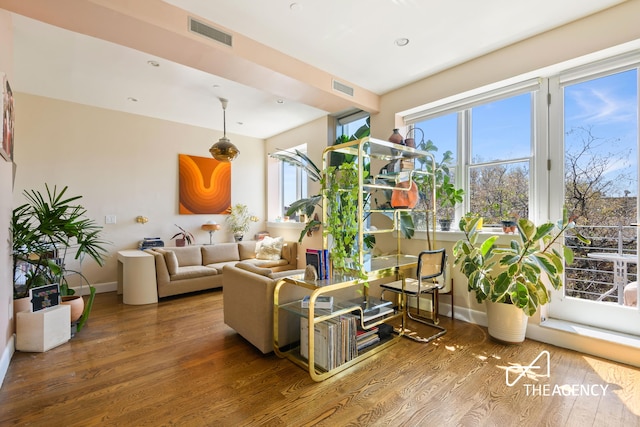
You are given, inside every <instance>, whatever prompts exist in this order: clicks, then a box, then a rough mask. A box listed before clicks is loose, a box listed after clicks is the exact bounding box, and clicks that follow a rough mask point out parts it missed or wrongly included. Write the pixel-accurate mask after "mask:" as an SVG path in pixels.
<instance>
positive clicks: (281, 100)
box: [276, 98, 284, 104]
mask: <svg viewBox="0 0 640 427" xmlns="http://www.w3.org/2000/svg"><path fill="white" fill-rule="evenodd" d="M276 102H277V103H278V104H284V99H282V98H280V99H278V100H277V101H276Z"/></svg>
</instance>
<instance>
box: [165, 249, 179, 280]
mask: <svg viewBox="0 0 640 427" xmlns="http://www.w3.org/2000/svg"><path fill="white" fill-rule="evenodd" d="M163 252H164V254H163V255H164V262H166V263H167V270H169V274H171V275H174V274H176V272H177V271H178V257H177V256H176V253H175V252H173V251H170V250H164V251H163Z"/></svg>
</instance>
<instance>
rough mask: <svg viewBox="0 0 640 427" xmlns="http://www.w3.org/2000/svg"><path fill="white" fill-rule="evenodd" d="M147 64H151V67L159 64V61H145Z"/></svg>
mask: <svg viewBox="0 0 640 427" xmlns="http://www.w3.org/2000/svg"><path fill="white" fill-rule="evenodd" d="M147 64H149V65H151V66H152V67H159V66H160V63H159V62H158V61H147Z"/></svg>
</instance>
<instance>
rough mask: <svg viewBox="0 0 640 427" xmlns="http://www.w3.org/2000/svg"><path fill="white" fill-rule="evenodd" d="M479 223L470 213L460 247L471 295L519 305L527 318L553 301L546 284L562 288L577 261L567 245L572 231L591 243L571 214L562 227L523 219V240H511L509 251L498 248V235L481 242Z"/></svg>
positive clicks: (455, 252)
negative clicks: (568, 266) (569, 266)
mask: <svg viewBox="0 0 640 427" xmlns="http://www.w3.org/2000/svg"><path fill="white" fill-rule="evenodd" d="M479 220H480V219H479V218H478V217H476V216H472V215H469V214H467V215H465V216H464V217H463V218H462V219H461V220H460V223H459V227H460V231H462V232H464V235H465V237H464V239H461V240H459V241H458V242H457V243H456V244H455V245H454V248H453V255H454V257H455V262H454V265H457V266H458V267H459V268H460V271H461V272H462V273H463V274H464V275H465V276H466V277H467V279H468V281H469V283H468V289H469V292H474V293H475V296H476V300H477V301H478V302H483V301H485V300H489V301H493V302H500V303H509V304H514V305H515V306H517V307H519V308H521V309H522V310H523V311H524V313H525V314H526V315H527V316H532V315H533V314H535V312H536V311H537V310H538V307H539V306H541V305H544V304H546V303H547V302H549V299H550V294H549V290H548V289H547V287H546V285H545V280H548V282H549V283H550V284H551V286H553V288H554V289H556V290H557V289H560V288H561V287H562V284H563V282H562V281H563V276H564V265H565V262H566V263H567V264H571V263H572V262H573V251H572V250H571V249H570V248H568V247H566V246H565V245H564V244H563V242H562V239H563V235H564V233H565V232H568V231H572V233H573V234H574V235H575V236H576V237H577V238H578V239H580V240H581V241H583V242H584V243H586V244H589V243H590V242H589V240H588V239H585V238H584V237H583V236H581V235H580V234H579V233H578V232H577V231H576V230H575V222H574V220H575V218H574V217H569V216H568V213H567V210H566V209H564V211H563V217H562V220H560V221H558V222H557V223H556V224H554V223H552V222H547V223H544V224H541V225H539V226H536V225H535V224H534V223H533V222H532V221H530V220H529V219H526V218H521V219H519V220H518V221H517V229H518V233H517V235H518V236H519V239H513V240H511V242H510V244H509V246H497V245H496V239H498V237H499V236H497V235H494V236H491V237H489V238H487V239H486V240H485V241H483V242H481V241H480V239H479V232H478V221H479Z"/></svg>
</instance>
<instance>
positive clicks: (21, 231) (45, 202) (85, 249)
mask: <svg viewBox="0 0 640 427" xmlns="http://www.w3.org/2000/svg"><path fill="white" fill-rule="evenodd" d="M45 188H46V194H42V193H40V192H39V191H37V190H30V191H26V190H25V191H24V193H23V194H24V196H25V198H26V199H27V203H25V204H23V205H20V206H18V207H17V208H15V209H14V210H13V214H12V218H11V235H12V253H13V263H14V281H13V291H14V292H13V296H14V298H22V297H25V296H28V295H29V289H32V288H35V287H38V286H43V285H46V284H51V283H58V284H59V285H60V292H61V294H62V295H73V294H74V293H75V291H74V290H73V289H71V288H69V285H68V283H67V280H66V276H67V275H69V274H71V273H74V274H76V275H79V276H80V277H81V279H82V280H83V281H84V282H86V283H87V285H88V286H89V291H90V294H89V301H88V302H87V304H86V305H85V309H84V312H83V314H82V317H81V318H80V320H79V322H78V331H79V330H80V329H82V326H83V325H84V323H85V322H86V320H87V318H88V316H89V313H90V311H91V307H92V304H93V298H94V296H95V288H94V287H93V286H91V285H90V284H89V281H88V280H87V279H86V277H85V276H83V275H82V273H81V272H79V271H75V270H71V269H68V268H66V266H65V259H66V256H67V252H68V251H70V250H71V251H74V250H75V255H74V258H75V259H82V258H83V257H85V256H89V257H90V258H92V259H93V260H94V261H95V262H96V263H97V264H98V265H100V266H102V265H103V264H104V257H105V256H106V254H107V250H106V249H105V245H107V244H108V242H107V241H105V240H103V239H102V237H101V232H102V227H100V226H99V225H97V223H96V222H95V221H94V220H92V219H90V218H88V217H87V216H86V214H87V210H86V209H85V208H84V207H82V206H81V205H79V204H77V201H78V200H79V199H81V198H82V196H71V197H67V196H66V192H67V189H68V187H66V186H65V187H64V188H63V189H62V190H60V191H58V189H57V187H55V186H54V187H53V190H52V189H51V188H49V186H48V185H47V184H45ZM19 266H20V267H26V271H24V270H21V269H20V268H19ZM19 271H20V272H21V273H23V274H17V273H18V272H19Z"/></svg>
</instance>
